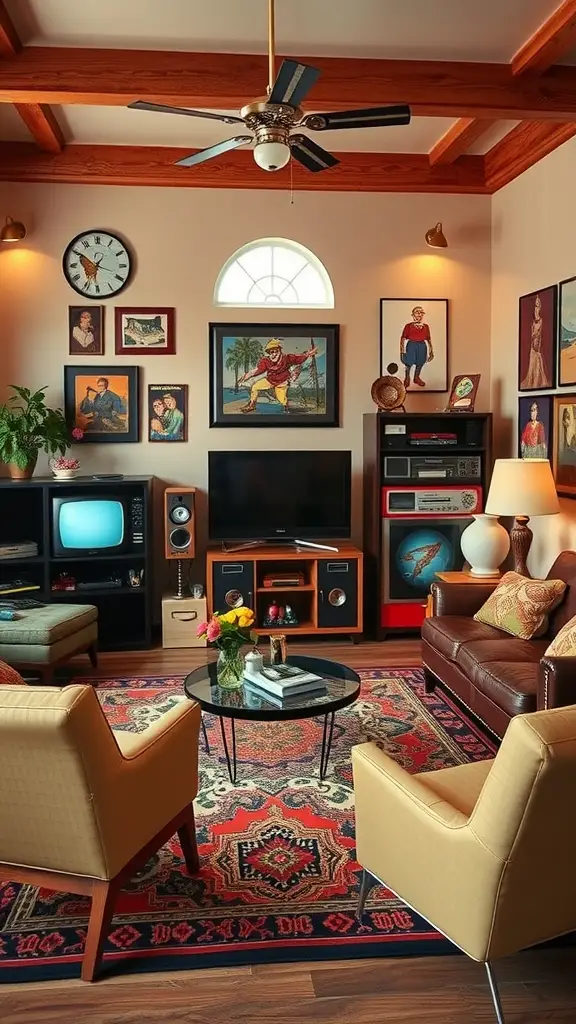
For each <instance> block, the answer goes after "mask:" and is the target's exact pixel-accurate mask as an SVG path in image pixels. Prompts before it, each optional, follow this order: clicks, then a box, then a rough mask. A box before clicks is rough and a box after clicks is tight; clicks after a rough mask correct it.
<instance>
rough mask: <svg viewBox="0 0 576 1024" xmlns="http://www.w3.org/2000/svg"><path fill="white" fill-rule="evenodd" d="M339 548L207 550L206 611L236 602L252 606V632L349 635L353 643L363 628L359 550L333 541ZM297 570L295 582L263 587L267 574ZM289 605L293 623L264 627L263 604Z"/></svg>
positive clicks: (283, 573)
mask: <svg viewBox="0 0 576 1024" xmlns="http://www.w3.org/2000/svg"><path fill="white" fill-rule="evenodd" d="M335 546H337V547H338V551H320V550H317V549H315V548H300V549H293V548H289V547H282V546H278V547H272V546H270V547H268V546H264V547H256V548H244V549H240V550H238V551H222V550H220V549H215V548H212V549H209V551H208V553H207V564H206V580H207V596H208V611H209V613H210V614H211V613H212V612H215V611H217V612H223V611H229V610H230V608H233V607H234V606H239V605H245V606H246V607H248V608H252V609H253V611H254V612H255V615H256V625H255V631H256V632H257V633H260V634H262V635H264V636H269V635H270V634H271V633H278V632H280V633H286V635H289V634H295V635H304V634H307V635H309V636H310V635H317V636H318V635H324V634H327V635H329V634H334V633H349V634H351V636H352V638H353V640H355V642H357V640H358V638H359V635H360V633H361V632H362V629H363V624H362V593H363V574H362V569H363V554H362V552H361V551H360V550H359V549H358V548H356V547H353V546H352V545H351V544H348V543H346V544H342V545H335ZM288 573H294V574H301V576H302V577H303V583H301V584H299V585H297V586H288V585H287V586H284V585H280V586H273V587H268V586H264V577H265V576H266V575H268V574H274V575H279V576H281V575H285V574H288ZM273 601H275V603H276V604H277V605H278V606H279V607H285V606H286V605H287V604H288V605H290V607H291V608H292V610H293V612H294V614H295V616H296V618H297V619H298V624H297V625H293V626H292V625H288V624H282V623H279V624H278V625H275V626H271V625H268V626H265V625H264V618H265V616H266V612H267V610H268V607H269V606H270V605H271V604H272V603H273Z"/></svg>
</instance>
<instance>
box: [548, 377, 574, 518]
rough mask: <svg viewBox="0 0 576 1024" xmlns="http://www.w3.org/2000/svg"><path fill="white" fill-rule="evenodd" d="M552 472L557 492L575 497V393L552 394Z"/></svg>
mask: <svg viewBox="0 0 576 1024" xmlns="http://www.w3.org/2000/svg"><path fill="white" fill-rule="evenodd" d="M552 401H553V427H552V430H553V443H552V472H553V474H554V480H555V481H556V490H557V492H558V494H561V495H564V496H565V497H567V498H576V395H574V394H572V395H553V396H552Z"/></svg>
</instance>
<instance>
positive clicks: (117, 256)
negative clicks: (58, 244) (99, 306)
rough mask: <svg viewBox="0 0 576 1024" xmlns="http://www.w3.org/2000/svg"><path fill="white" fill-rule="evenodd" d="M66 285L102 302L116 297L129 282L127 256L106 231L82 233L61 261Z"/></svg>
mask: <svg viewBox="0 0 576 1024" xmlns="http://www.w3.org/2000/svg"><path fill="white" fill-rule="evenodd" d="M62 268H63V270H64V276H65V278H66V280H67V281H68V284H69V285H70V286H71V287H72V288H74V291H77V292H79V293H80V295H88V296H90V298H93V299H95V298H101V299H105V298H107V297H108V296H110V295H117V294H118V292H120V291H122V289H123V288H124V287H125V285H127V284H128V281H129V280H130V273H131V270H132V265H131V259H130V253H129V252H128V250H127V249H126V246H125V245H124V242H122V241H120V239H119V238H117V237H116V236H115V235H111V234H110V233H109V232H108V231H99V230H98V229H97V228H94V230H92V231H85V232H84V233H83V234H81V235H77V236H76V238H73V239H72V241H71V242H70V244H69V245H68V246H67V248H66V251H65V253H64V259H63V260H62Z"/></svg>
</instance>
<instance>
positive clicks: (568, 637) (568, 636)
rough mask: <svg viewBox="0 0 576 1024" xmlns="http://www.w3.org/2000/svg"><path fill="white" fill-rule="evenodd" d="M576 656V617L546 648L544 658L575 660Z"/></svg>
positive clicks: (569, 621)
mask: <svg viewBox="0 0 576 1024" xmlns="http://www.w3.org/2000/svg"><path fill="white" fill-rule="evenodd" d="M574 655H576V615H575V616H574V618H572V619H569V620H568V622H566V623H565V624H564V625H563V626H562V629H561V630H560V632H559V633H557V634H556V636H555V637H554V639H553V641H552V643H551V644H550V646H549V647H547V648H546V651H545V654H544V657H547V656H549V657H551V658H573V657H574Z"/></svg>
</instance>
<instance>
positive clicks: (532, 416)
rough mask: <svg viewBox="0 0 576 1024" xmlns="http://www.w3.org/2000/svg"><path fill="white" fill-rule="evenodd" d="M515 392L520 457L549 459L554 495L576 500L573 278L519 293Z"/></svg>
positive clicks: (575, 304)
mask: <svg viewBox="0 0 576 1024" xmlns="http://www.w3.org/2000/svg"><path fill="white" fill-rule="evenodd" d="M561 389H566V391H564V390H561ZM518 392H519V394H518V455H519V457H520V458H523V459H550V462H551V464H552V471H553V474H554V479H555V481H556V490H557V491H558V494H560V495H563V496H565V497H570V498H575V497H576V277H572V278H568V279H567V280H565V281H561V282H560V283H559V284H552V285H549V286H547V287H545V288H540V289H538V290H537V291H534V292H530V293H529V294H528V295H522V296H521V298H520V301H519V317H518Z"/></svg>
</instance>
